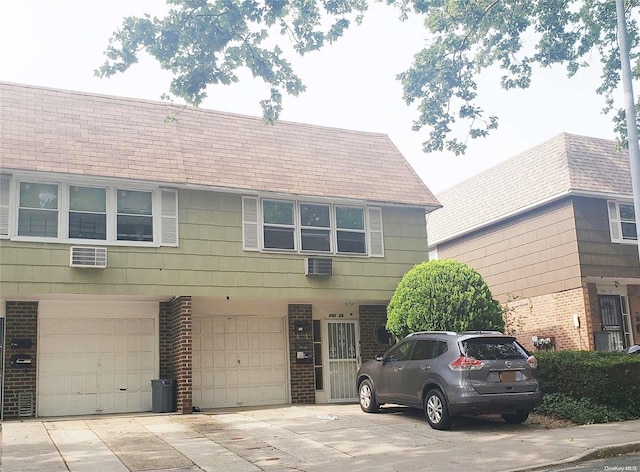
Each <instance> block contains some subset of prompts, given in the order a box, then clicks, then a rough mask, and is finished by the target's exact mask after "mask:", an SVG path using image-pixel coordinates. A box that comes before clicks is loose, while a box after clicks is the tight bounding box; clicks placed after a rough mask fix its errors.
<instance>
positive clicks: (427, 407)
mask: <svg viewBox="0 0 640 472" xmlns="http://www.w3.org/2000/svg"><path fill="white" fill-rule="evenodd" d="M424 414H425V415H426V416H427V421H428V422H429V425H431V427H432V428H433V429H440V430H443V429H449V428H450V427H451V423H452V421H451V416H450V415H449V408H448V407H447V400H445V398H444V395H443V394H442V392H441V391H440V390H436V389H433V390H430V391H429V393H427V396H426V397H425V399H424Z"/></svg>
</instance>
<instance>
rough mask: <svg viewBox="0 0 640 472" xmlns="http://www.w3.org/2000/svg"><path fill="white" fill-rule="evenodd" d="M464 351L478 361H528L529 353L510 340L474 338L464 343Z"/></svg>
mask: <svg viewBox="0 0 640 472" xmlns="http://www.w3.org/2000/svg"><path fill="white" fill-rule="evenodd" d="M461 344H462V350H463V352H464V354H465V355H466V356H467V357H473V358H474V359H478V360H487V361H495V360H498V359H526V358H527V357H529V355H528V354H527V352H526V351H525V350H524V349H523V348H522V347H521V346H520V345H519V344H518V343H517V342H516V341H515V340H514V339H508V338H506V339H505V338H472V339H467V340H465V341H462V343H461Z"/></svg>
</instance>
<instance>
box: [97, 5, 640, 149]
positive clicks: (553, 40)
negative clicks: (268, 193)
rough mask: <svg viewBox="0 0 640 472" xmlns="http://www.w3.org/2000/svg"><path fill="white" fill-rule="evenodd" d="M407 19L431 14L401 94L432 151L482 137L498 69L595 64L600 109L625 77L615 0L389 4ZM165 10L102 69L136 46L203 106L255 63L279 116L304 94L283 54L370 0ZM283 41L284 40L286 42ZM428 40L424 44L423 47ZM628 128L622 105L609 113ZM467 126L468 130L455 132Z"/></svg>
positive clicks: (517, 76) (635, 50)
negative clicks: (486, 77) (487, 85)
mask: <svg viewBox="0 0 640 472" xmlns="http://www.w3.org/2000/svg"><path fill="white" fill-rule="evenodd" d="M386 1H387V3H388V4H389V5H391V6H392V7H395V8H396V9H397V10H398V12H399V16H400V18H401V19H406V18H408V16H409V15H418V16H420V17H421V18H423V19H424V27H425V29H426V31H427V33H428V34H427V39H426V44H424V45H416V51H418V52H417V53H416V55H415V57H414V62H413V64H412V66H411V67H410V68H409V69H408V70H406V71H404V72H402V73H400V74H399V75H398V79H399V80H400V81H401V82H402V85H403V89H404V97H403V98H404V100H405V101H406V103H407V104H412V105H415V106H416V108H417V112H418V116H417V118H416V119H415V121H414V124H413V129H414V130H416V131H419V130H422V129H423V128H424V127H426V128H428V130H429V133H428V139H427V140H426V141H425V142H424V143H423V149H424V150H425V151H426V152H430V151H436V150H443V149H447V150H450V151H453V152H454V153H456V154H460V153H464V151H465V149H466V142H467V138H469V137H470V138H472V139H473V138H478V137H483V136H486V135H487V134H488V133H489V132H490V131H491V130H492V129H495V128H496V127H497V126H498V118H497V117H496V116H493V115H491V114H490V112H487V111H485V110H484V109H483V108H482V107H481V106H480V105H479V104H478V103H479V102H478V81H477V78H478V76H479V74H481V73H482V71H483V70H485V69H487V68H489V67H498V68H499V69H500V70H501V71H502V73H503V74H502V77H501V79H500V84H501V86H502V87H504V88H505V89H513V88H527V87H528V86H529V85H530V84H531V81H532V73H533V71H534V70H535V68H536V67H550V66H552V65H554V64H561V65H563V66H564V67H566V70H567V73H568V75H569V76H573V75H574V74H575V73H576V72H577V71H578V70H580V69H581V68H583V67H587V66H589V65H592V64H593V63H594V62H597V61H599V62H600V65H601V67H602V76H601V78H602V82H601V84H600V85H599V86H597V88H596V90H595V91H596V92H597V93H598V94H600V95H602V96H603V97H604V108H603V111H604V112H605V113H608V112H610V111H611V110H612V107H613V95H612V93H613V92H614V91H615V89H616V88H617V86H618V84H619V82H620V80H619V78H620V59H619V52H618V45H617V41H616V34H617V26H616V8H615V2H614V1H613V0H386ZM168 3H170V4H171V5H172V6H171V9H170V11H169V13H168V14H167V15H166V16H165V17H164V18H155V17H154V18H151V17H150V16H144V17H142V18H140V17H128V18H125V19H124V22H123V24H122V26H121V27H120V29H118V30H117V31H116V32H115V33H114V34H113V36H112V38H111V40H110V43H109V46H108V48H107V50H106V52H105V54H106V56H107V60H106V62H105V63H104V65H103V66H102V67H101V68H100V69H99V70H97V71H96V74H97V75H99V76H101V77H108V76H111V75H113V74H115V73H117V72H124V71H125V70H127V69H128V68H129V66H131V65H132V64H134V63H135V62H136V61H137V56H138V53H139V52H140V51H143V50H144V51H146V52H147V53H149V54H151V55H152V56H153V57H155V58H156V59H157V60H158V61H159V62H160V64H161V66H162V67H163V68H165V69H168V70H170V71H171V72H172V73H173V74H174V79H173V80H172V82H171V85H170V91H171V93H173V94H174V95H176V96H178V97H181V98H183V99H184V100H185V101H186V102H187V103H190V104H193V105H198V104H199V103H201V102H202V100H203V99H204V98H205V97H206V87H207V86H208V85H209V84H230V83H232V82H236V81H238V76H237V75H236V71H237V70H238V69H240V68H247V69H249V70H250V71H251V72H252V74H253V75H254V77H258V78H261V79H262V80H264V81H265V82H266V83H268V84H270V86H271V93H270V96H269V97H268V98H266V99H265V100H263V101H262V102H261V105H262V108H263V114H264V118H265V120H266V121H267V122H270V123H272V122H273V121H274V120H276V119H277V118H278V116H279V114H280V112H281V110H282V95H283V93H287V94H290V95H294V96H296V95H298V94H299V93H301V92H303V91H304V90H305V86H304V84H302V82H301V80H300V79H299V77H298V76H297V75H296V73H295V71H294V70H293V68H292V66H291V62H290V60H289V59H288V58H287V54H286V53H284V52H283V51H285V50H291V49H292V48H293V51H295V53H298V54H301V55H302V54H305V53H308V52H310V51H315V50H319V49H321V48H322V47H323V46H325V45H326V44H328V43H332V42H334V41H336V40H337V39H338V38H339V37H340V36H341V35H342V34H343V33H344V31H345V30H346V29H347V28H349V27H350V26H351V25H352V24H353V23H359V22H360V21H361V19H362V17H363V14H364V13H365V12H366V10H367V0H212V1H208V0H169V2H168ZM626 8H627V11H628V14H627V19H628V21H627V23H628V25H627V30H628V37H629V49H630V51H631V52H630V58H631V62H632V71H633V75H634V77H635V78H637V77H639V76H640V41H639V34H638V24H637V21H636V19H635V18H634V13H636V10H637V0H626ZM279 41H280V42H279ZM421 46H423V47H422V49H420V48H421ZM614 123H615V129H616V130H617V131H620V132H622V133H624V132H625V129H626V125H625V122H624V111H618V112H617V113H614ZM460 124H462V127H463V131H461V130H460V129H459V125H460Z"/></svg>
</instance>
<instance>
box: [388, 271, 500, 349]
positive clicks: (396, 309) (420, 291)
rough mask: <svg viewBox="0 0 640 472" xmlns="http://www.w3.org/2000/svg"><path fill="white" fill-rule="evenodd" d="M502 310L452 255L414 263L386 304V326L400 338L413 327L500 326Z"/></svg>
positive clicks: (476, 275)
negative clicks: (447, 257)
mask: <svg viewBox="0 0 640 472" xmlns="http://www.w3.org/2000/svg"><path fill="white" fill-rule="evenodd" d="M502 315H503V310H502V308H501V307H500V305H499V304H498V302H497V301H496V300H495V299H494V298H493V296H492V295H491V291H490V290H489V287H488V286H487V284H486V282H485V281H484V279H483V278H482V276H481V275H480V273H478V272H477V271H475V270H474V269H472V268H471V267H470V266H468V265H466V264H463V263H462V262H458V261H456V260H453V259H445V260H433V261H429V262H423V263H421V264H418V265H416V266H414V267H413V268H412V269H410V270H409V271H408V272H407V273H406V274H404V276H403V277H402V280H401V281H400V283H399V284H398V286H397V287H396V290H395V292H394V294H393V297H391V301H390V302H389V306H388V307H387V329H388V330H389V331H390V332H392V333H393V334H395V335H396V336H398V337H399V338H402V337H404V336H406V335H407V334H409V333H412V332H415V331H470V330H498V331H502V330H504V320H503V317H502Z"/></svg>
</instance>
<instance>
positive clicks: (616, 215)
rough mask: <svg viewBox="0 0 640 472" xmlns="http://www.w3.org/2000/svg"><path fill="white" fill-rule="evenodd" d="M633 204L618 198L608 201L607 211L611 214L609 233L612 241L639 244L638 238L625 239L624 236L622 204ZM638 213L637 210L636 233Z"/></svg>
mask: <svg viewBox="0 0 640 472" xmlns="http://www.w3.org/2000/svg"><path fill="white" fill-rule="evenodd" d="M621 203H622V204H623V205H633V202H619V201H617V200H608V201H607V211H608V214H609V234H610V235H611V242H612V243H619V244H634V245H635V244H638V241H637V239H624V238H623V237H622V220H621V218H620V204H621ZM637 220H638V215H637V211H636V221H635V224H636V233H637V232H638V221H637Z"/></svg>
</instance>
